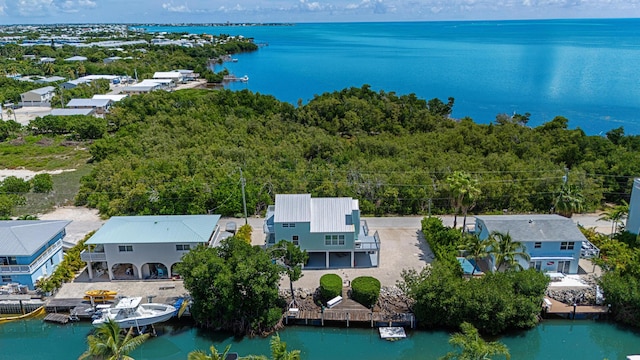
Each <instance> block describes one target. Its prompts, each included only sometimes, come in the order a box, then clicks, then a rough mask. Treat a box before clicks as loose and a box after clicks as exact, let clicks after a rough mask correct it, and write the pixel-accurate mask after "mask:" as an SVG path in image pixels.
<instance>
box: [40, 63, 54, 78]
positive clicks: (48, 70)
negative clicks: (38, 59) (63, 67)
mask: <svg viewBox="0 0 640 360" xmlns="http://www.w3.org/2000/svg"><path fill="white" fill-rule="evenodd" d="M42 71H43V72H44V74H45V75H53V73H54V72H55V71H56V69H55V68H54V67H53V64H52V63H50V62H46V63H43V64H42Z"/></svg>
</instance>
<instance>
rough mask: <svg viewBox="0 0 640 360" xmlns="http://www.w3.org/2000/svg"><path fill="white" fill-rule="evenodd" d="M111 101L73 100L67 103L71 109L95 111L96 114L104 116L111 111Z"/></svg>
mask: <svg viewBox="0 0 640 360" xmlns="http://www.w3.org/2000/svg"><path fill="white" fill-rule="evenodd" d="M110 107H111V100H109V99H71V100H70V101H69V102H68V103H67V108H69V109H93V110H95V112H96V114H104V113H106V112H108V111H109V108H110Z"/></svg>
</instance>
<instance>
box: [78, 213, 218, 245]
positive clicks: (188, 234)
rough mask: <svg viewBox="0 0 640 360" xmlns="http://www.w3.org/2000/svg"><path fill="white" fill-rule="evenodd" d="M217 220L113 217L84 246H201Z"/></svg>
mask: <svg viewBox="0 0 640 360" xmlns="http://www.w3.org/2000/svg"><path fill="white" fill-rule="evenodd" d="M219 220H220V215H158V216H114V217H112V218H111V219H109V221H107V222H106V223H105V224H104V225H103V226H102V227H101V228H100V229H98V231H96V233H95V234H93V236H92V237H91V238H90V239H89V240H88V241H87V244H158V243H176V242H190V243H204V242H207V241H209V239H210V238H211V236H212V235H213V233H214V231H215V229H216V226H217V225H218V221H219Z"/></svg>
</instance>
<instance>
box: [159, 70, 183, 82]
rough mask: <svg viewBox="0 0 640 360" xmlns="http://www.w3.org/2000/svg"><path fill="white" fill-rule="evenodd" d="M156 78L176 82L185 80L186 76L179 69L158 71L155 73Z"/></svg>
mask: <svg viewBox="0 0 640 360" xmlns="http://www.w3.org/2000/svg"><path fill="white" fill-rule="evenodd" d="M153 78H154V79H168V80H171V81H173V83H174V84H179V83H181V82H183V80H184V77H183V75H182V73H181V72H179V71H158V72H156V73H154V74H153Z"/></svg>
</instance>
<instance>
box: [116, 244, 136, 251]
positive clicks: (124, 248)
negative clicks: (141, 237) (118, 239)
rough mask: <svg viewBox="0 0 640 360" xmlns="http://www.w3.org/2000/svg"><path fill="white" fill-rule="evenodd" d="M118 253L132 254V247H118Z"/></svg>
mask: <svg viewBox="0 0 640 360" xmlns="http://www.w3.org/2000/svg"><path fill="white" fill-rule="evenodd" d="M118 251H120V252H132V251H133V245H118Z"/></svg>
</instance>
